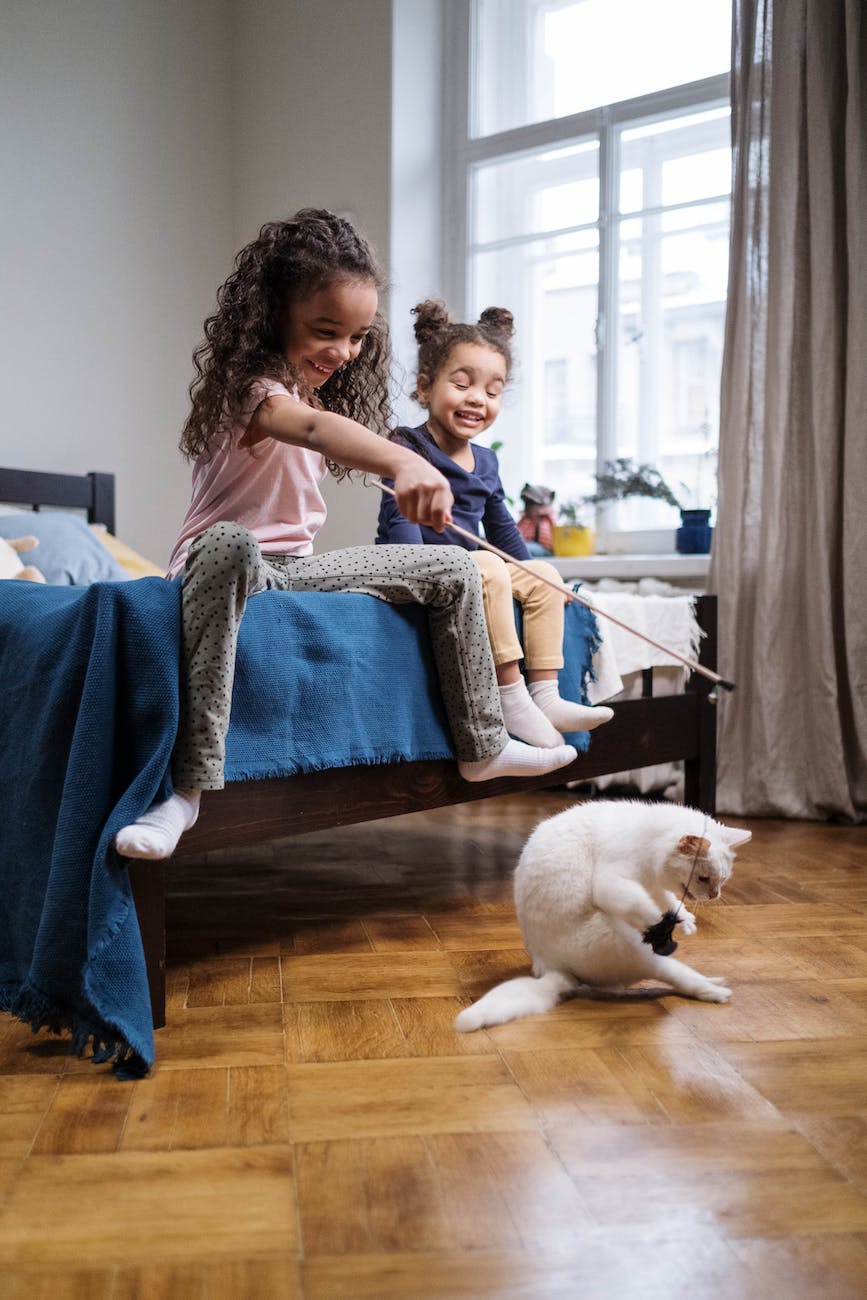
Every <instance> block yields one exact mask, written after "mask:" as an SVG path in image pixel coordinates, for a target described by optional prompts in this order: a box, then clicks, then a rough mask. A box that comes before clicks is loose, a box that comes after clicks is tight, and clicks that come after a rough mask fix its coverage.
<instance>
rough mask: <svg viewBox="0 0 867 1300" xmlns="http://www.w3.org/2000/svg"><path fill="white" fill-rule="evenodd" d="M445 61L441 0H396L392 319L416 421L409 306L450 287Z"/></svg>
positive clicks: (410, 417) (405, 409) (408, 416)
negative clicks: (445, 232)
mask: <svg viewBox="0 0 867 1300" xmlns="http://www.w3.org/2000/svg"><path fill="white" fill-rule="evenodd" d="M420 51H424V57H423V58H422V57H419V52H420ZM442 61H443V20H442V0H395V5H394V57H393V86H392V94H393V105H392V107H393V114H394V121H393V127H392V158H391V162H392V190H391V285H392V289H391V298H390V307H391V313H390V324H391V337H392V343H393V345H394V351H395V358H396V361H397V363H398V364H397V370H398V373H400V371H401V370H402V371H403V372H404V382H403V389H404V394H403V396H402V398H401V399H400V400H398V402H397V415H398V417H399V419H400V422H401V423H402V424H409V425H415V424H420V423H421V421H422V419H423V418H424V412H423V411H422V409H421V408H420V407H419V406H417V405H416V403H415V402H412V401H410V399H409V396H408V394H409V393H411V392H412V390H413V388H414V386H415V384H414V380H415V362H416V356H417V348H416V342H415V336H414V334H413V330H412V325H413V317H412V316H411V315H410V312H411V310H412V308H413V307H414V306H415V304H416V303H417V302H421V301H422V299H424V298H430V297H442V296H443V292H444V290H443V256H442V252H443V250H442V234H441V230H442V217H441V208H442V174H443V159H442V130H441V123H442V96H443V85H442Z"/></svg>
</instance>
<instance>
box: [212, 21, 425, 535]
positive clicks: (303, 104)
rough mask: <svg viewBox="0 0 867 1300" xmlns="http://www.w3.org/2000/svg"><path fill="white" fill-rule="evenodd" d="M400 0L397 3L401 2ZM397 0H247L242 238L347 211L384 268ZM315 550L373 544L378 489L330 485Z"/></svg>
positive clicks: (236, 222)
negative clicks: (277, 222)
mask: <svg viewBox="0 0 867 1300" xmlns="http://www.w3.org/2000/svg"><path fill="white" fill-rule="evenodd" d="M402 2H403V0H396V3H397V4H398V5H400V4H401V3H402ZM391 8H392V6H391V0H328V2H327V3H325V2H324V0H296V2H295V3H286V0H239V3H238V4H237V7H236V9H235V19H234V48H233V85H234V89H235V96H236V111H235V114H234V119H233V137H232V138H233V169H232V170H233V181H234V195H235V197H234V209H233V226H234V231H235V240H236V244H237V247H238V248H240V247H242V246H243V245H244V244H245V243H247V241H248V240H250V239H252V238H253V237H254V236H255V234H256V232H257V231H258V229H259V227H260V226H261V225H262V223H263V222H265V221H270V220H273V219H274V218H276V217H281V216H286V215H288V214H290V213H292V212H294V211H296V210H297V209H298V208H301V207H324V208H331V209H332V210H333V211H336V212H351V213H353V215H354V217H355V218H356V219H357V224H358V226H359V228H360V229H361V230H362V231H363V232H364V234H365V235H366V236H367V238H368V239H369V240H370V242H371V244H372V245H373V247H374V248H375V249H376V251H377V253H378V255H379V257H380V260H381V261H382V263H383V264H384V265H385V266H386V269H387V263H388V249H389V222H390V213H389V204H390V176H389V172H390V161H389V160H390V153H391ZM324 491H325V499H326V503H327V505H328V519H327V521H326V523H325V525H324V527H323V528H322V531H321V532H320V534H319V536H318V538H317V541H316V549H317V551H322V550H327V549H333V548H334V547H339V546H352V545H356V544H360V543H367V542H371V541H373V537H374V534H375V532H376V513H377V510H378V494H376V493H375V492H373V491H372V489H370V488H365V487H363V486H362V485H361V484H360V483H348V482H346V481H344V482H342V483H336V482H334V480H333V479H331V478H329V479H327V480H326V482H325V487H324Z"/></svg>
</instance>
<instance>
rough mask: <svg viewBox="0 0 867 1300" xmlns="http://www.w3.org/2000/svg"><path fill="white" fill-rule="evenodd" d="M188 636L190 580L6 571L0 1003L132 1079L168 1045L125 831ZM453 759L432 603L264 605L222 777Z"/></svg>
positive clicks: (0, 625) (245, 663)
mask: <svg viewBox="0 0 867 1300" xmlns="http://www.w3.org/2000/svg"><path fill="white" fill-rule="evenodd" d="M566 615H567V635H566V648H567V666H566V668H565V669H564V672H563V673H562V674H561V691H562V692H563V694H564V695H568V696H570V697H571V698H573V699H581V698H585V697H584V685H585V682H586V680H587V676H588V672H589V664H590V656H591V654H592V651H593V649H594V648H595V644H596V640H595V638H596V627H595V620H594V619H593V616H592V615H591V614H590V613H589V611H587V610H586V609H584V608H583V607H582V606H579V605H570V606H569V607H568V608H567V611H566ZM179 645H180V584H179V583H176V582H175V583H168V582H165V581H163V580H162V579H159V578H145V579H141V580H139V581H137V582H126V583H97V584H95V585H93V586H90V587H86V588H76V587H49V586H40V585H38V584H35V583H25V582H4V583H2V584H0V671H2V681H3V682H4V683H5V686H4V707H3V711H2V720H0V791H2V797H3V802H2V808H3V817H2V819H0V1008H2V1009H4V1010H8V1011H11V1012H12V1013H13V1014H14V1015H16V1016H18V1017H20V1018H21V1019H23V1020H25V1021H27V1022H28V1023H30V1024H31V1025H32V1027H33V1028H34V1030H36V1029H40V1028H49V1029H52V1030H54V1031H56V1032H60V1031H68V1032H70V1034H71V1037H72V1049H73V1050H74V1051H76V1052H78V1053H81V1052H83V1051H84V1050H85V1049H86V1048H87V1046H88V1045H89V1044H90V1045H92V1048H93V1059H94V1060H95V1061H107V1060H111V1061H113V1062H114V1063H115V1067H116V1069H117V1072H118V1074H119V1075H120V1076H121V1077H135V1076H137V1075H141V1074H143V1073H145V1072H146V1071H147V1069H148V1068H149V1067H150V1065H151V1064H152V1062H153V1059H154V1043H153V1028H152V1023H151V1011H150V999H149V995H148V986H147V978H146V971H145V963H144V955H143V951H142V945H141V937H140V934H139V929H138V922H137V919H136V914H135V908H134V906H133V903H132V897H131V892H130V885H129V878H128V874H127V871H126V866H125V864H124V862H123V860H121V859H119V858H118V857H117V855H116V854H115V852H114V850H113V849H112V847H111V842H112V839H113V837H114V835H115V833H116V831H117V830H118V829H119V828H120V827H121V826H124V825H126V824H128V823H129V822H130V821H133V820H135V818H136V817H139V816H140V815H141V814H142V813H143V812H144V811H145V810H146V809H147V808H148V807H149V806H150V805H151V803H153V802H154V800H155V799H158V798H164V797H165V796H166V795H167V794H168V793H169V791H170V789H171V786H170V780H169V775H168V773H169V761H170V757H171V751H172V747H173V744H174V739H175V734H176V730H177V720H178V657H179ZM396 685H397V686H398V687H399V689H396ZM384 702H387V707H384ZM588 739H589V737H588V736H587V734H582V735H581V736H579V737H575V740H577V741H578V743H579V744H580V746H581V747H582V748H586V745H587V743H588ZM451 755H452V748H451V740H450V735H449V730H448V726H447V723H446V721H445V717H444V714H443V710H442V705H441V701H440V697H439V692H438V689H437V680H436V672H435V668H434V664H433V660H432V656H431V651H430V645H429V640H428V636H427V629H426V616H425V613H424V611H423V610H422V609H421V608H420V607H418V606H415V605H405V606H392V605H386V604H385V603H383V602H382V601H378V600H374V599H372V598H370V597H368V596H359V595H354V594H346V595H341V594H319V593H285V592H267V593H265V594H263V595H262V596H261V597H257V598H256V600H254V601H251V602H250V605H249V607H248V611H247V614H246V616H245V618H244V621H243V624H242V629H241V636H240V640H239V646H238V661H237V671H236V680H235V688H234V693H233V701H232V723H231V727H230V730H229V736H228V742H227V767H226V775H227V779H228V780H244V779H252V778H259V777H269V776H286V775H292V774H294V773H297V772H304V771H310V770H313V769H318V768H324V767H345V766H350V765H354V764H370V763H384V762H391V761H397V760H407V761H412V760H419V759H426V758H449V757H451Z"/></svg>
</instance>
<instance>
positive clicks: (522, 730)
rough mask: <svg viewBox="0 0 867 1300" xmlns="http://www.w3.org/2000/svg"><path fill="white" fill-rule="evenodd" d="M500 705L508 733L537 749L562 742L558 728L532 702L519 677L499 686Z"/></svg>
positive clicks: (547, 747)
mask: <svg viewBox="0 0 867 1300" xmlns="http://www.w3.org/2000/svg"><path fill="white" fill-rule="evenodd" d="M500 707H501V708H502V710H503V721H504V722H505V724H506V730H507V731H508V733H509V735H510V736H517V737H518V739H519V740H523V741H525V742H526V743H527V744H528V745H536V746H537V747H538V748H539V749H554V748H556V746H557V745H562V744H563V737H562V736H561V735H560V732H559V731H558V730H557V728H556V727H555V726H553V724H552V723H551V722H549V720H548V719H547V718H546V717H545V714H544V713H543V712H542V710H541V709H540V708H539V707H538V705H536V704H534V703H533V700H532V699H531V697H530V692H529V691H528V690H527V683H526V682H525V681H524V679H523V677H519V678H518V680H517V681H516V682H509V684H508V686H501V687H500Z"/></svg>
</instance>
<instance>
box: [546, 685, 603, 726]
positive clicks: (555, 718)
mask: <svg viewBox="0 0 867 1300" xmlns="http://www.w3.org/2000/svg"><path fill="white" fill-rule="evenodd" d="M530 698H531V699H532V701H533V703H534V704H535V705H536V707H537V708H538V709H540V710H541V712H542V713H544V715H545V717H546V718H548V719H549V721H550V722H552V723H553V725H554V726H555V727H557V728H559V730H560V731H592V730H593V728H594V727H599V726H601V725H602V723H603V722H610V721H611V719H612V718H613V717H614V710H613V709H609V708H608V706H607V705H606V704H596V705H591V704H575V702H574V701H573V700H563V699H561V698H560V691H559V690H558V687H557V683H556V681H544V682H530Z"/></svg>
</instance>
